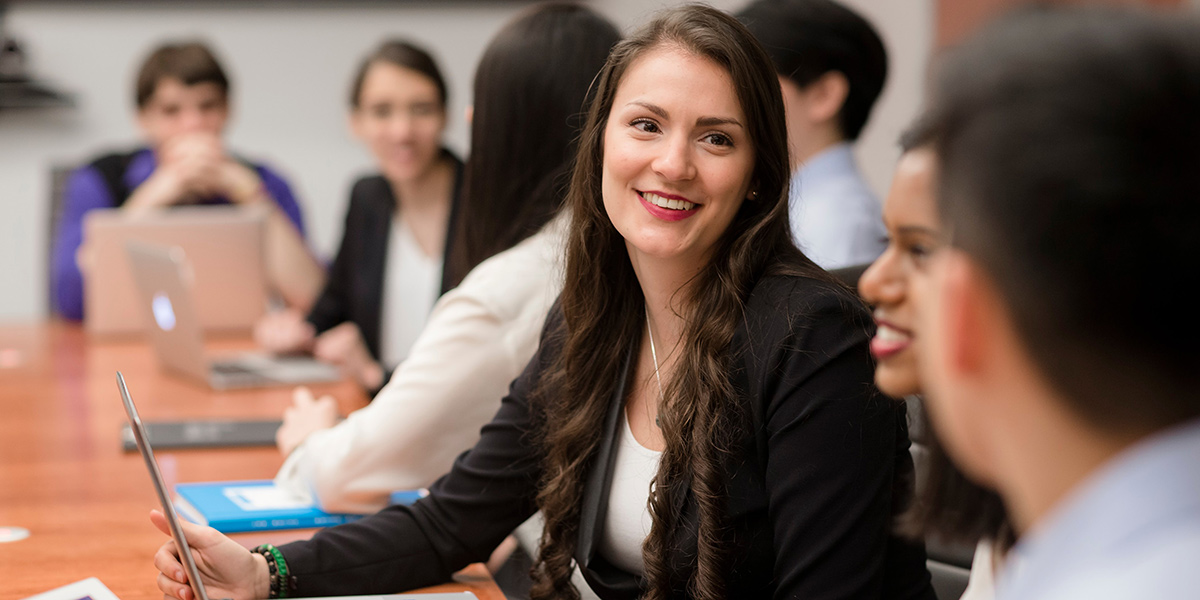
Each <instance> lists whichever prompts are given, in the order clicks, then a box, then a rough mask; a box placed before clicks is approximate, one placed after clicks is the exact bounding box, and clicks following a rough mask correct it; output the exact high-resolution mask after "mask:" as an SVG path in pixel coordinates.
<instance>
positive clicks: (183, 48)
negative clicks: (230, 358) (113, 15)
mask: <svg viewBox="0 0 1200 600" xmlns="http://www.w3.org/2000/svg"><path fill="white" fill-rule="evenodd" d="M137 105H138V115H137V122H138V127H139V128H140V129H141V131H142V134H143V136H144V137H145V139H146V141H147V142H148V143H149V147H148V148H142V149H139V150H135V151H133V152H131V153H125V154H109V155H106V156H103V157H100V158H98V159H96V160H95V161H93V162H91V163H90V164H88V165H86V166H84V167H82V168H80V169H78V170H76V171H75V172H74V173H72V174H71V176H70V178H69V179H68V180H67V184H66V189H65V193H64V198H63V214H62V218H61V220H60V221H59V223H58V230H57V232H56V235H55V240H54V249H53V260H52V263H51V274H50V276H51V281H52V284H53V288H52V289H53V295H54V304H55V308H56V310H57V312H58V313H59V314H61V315H62V316H64V317H66V318H69V319H82V318H83V304H84V303H83V285H84V283H83V276H82V273H81V270H80V265H84V268H85V269H86V265H87V251H86V244H85V240H84V239H83V217H84V215H85V214H86V213H87V212H88V211H90V210H93V209H97V208H120V209H121V210H123V211H126V212H128V213H129V214H137V213H144V212H147V211H153V210H159V209H162V208H166V207H170V206H177V205H182V204H238V205H252V204H267V205H269V206H273V207H274V208H275V209H274V210H271V211H270V213H271V214H270V217H269V218H268V225H267V243H266V249H265V252H266V262H267V273H268V278H269V279H270V280H271V281H270V283H271V284H272V285H273V287H274V288H275V289H276V290H277V291H278V292H279V293H280V294H281V295H282V296H283V298H284V300H285V301H287V302H288V303H289V304H293V305H297V306H299V307H301V308H302V309H304V310H307V306H308V304H310V303H311V302H312V299H313V297H314V296H315V294H316V291H317V289H318V287H319V286H320V284H321V282H322V279H323V274H322V272H321V268H320V266H319V265H318V264H317V263H316V261H315V260H313V257H312V256H311V254H310V253H309V252H308V249H307V248H306V246H305V243H304V240H303V235H304V222H303V217H302V216H301V213H300V207H299V205H298V204H297V203H296V199H295V197H294V196H293V194H292V191H291V189H290V188H289V186H288V184H287V182H285V181H284V180H283V179H282V178H281V177H280V176H279V175H277V174H275V173H274V172H272V171H271V170H269V169H267V168H266V167H264V166H261V165H254V164H250V163H248V162H246V161H243V160H240V159H238V158H236V157H235V156H233V155H232V154H230V153H229V152H228V151H227V150H226V149H225V148H224V147H223V146H222V140H221V136H222V133H223V132H224V129H225V125H226V123H227V122H228V118H229V81H228V79H227V78H226V76H225V72H224V70H223V69H222V68H221V66H220V64H219V63H218V62H217V61H216V58H215V57H214V56H213V54H212V52H211V51H209V49H208V48H206V47H205V46H204V45H202V44H200V43H185V44H178V45H165V46H162V47H159V48H158V49H157V50H155V51H154V52H153V53H151V55H150V56H149V57H148V58H147V59H146V61H145V63H143V65H142V68H141V70H140V71H139V73H138V78H137Z"/></svg>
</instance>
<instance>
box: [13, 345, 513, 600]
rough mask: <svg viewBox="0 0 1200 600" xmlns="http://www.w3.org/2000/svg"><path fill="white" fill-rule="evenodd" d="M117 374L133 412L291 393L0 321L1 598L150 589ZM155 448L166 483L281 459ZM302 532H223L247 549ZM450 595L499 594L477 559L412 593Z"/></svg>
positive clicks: (189, 413) (264, 400)
mask: <svg viewBox="0 0 1200 600" xmlns="http://www.w3.org/2000/svg"><path fill="white" fill-rule="evenodd" d="M250 346H251V344H250V342H249V341H247V340H222V341H217V342H214V343H210V344H209V347H210V350H211V351H222V350H225V351H232V350H237V349H246V348H249V347H250ZM118 370H120V371H121V372H122V373H124V375H125V378H126V381H127V383H128V385H129V389H130V393H131V394H132V395H133V397H134V401H135V402H137V405H138V411H139V412H140V413H141V415H142V418H143V419H144V420H184V419H188V418H214V419H216V418H270V419H277V418H280V415H281V414H283V409H284V407H285V406H287V405H288V404H289V403H290V402H291V391H290V388H265V389H256V390H244V391H234V392H214V391H211V390H209V389H207V388H205V387H202V386H199V385H196V384H193V383H190V382H188V381H185V380H182V379H179V378H176V377H173V376H168V375H164V374H161V373H160V372H159V371H158V367H157V364H156V363H155V360H154V356H153V353H152V351H151V349H150V347H149V345H148V344H147V343H146V342H144V341H124V342H115V341H105V342H98V341H92V340H89V339H88V337H87V335H86V334H85V333H84V332H83V330H82V329H81V328H80V327H78V326H76V325H69V324H64V323H58V322H47V323H40V324H31V325H0V528H3V527H20V528H24V529H27V530H29V532H30V536H29V537H28V538H25V539H23V540H20V541H15V542H9V543H0V600H9V599H17V598H24V597H26V596H31V595H33V594H37V593H40V592H44V591H47V590H50V589H53V588H56V587H59V586H62V585H66V584H68V583H71V582H74V581H78V580H81V579H86V578H88V577H98V578H99V579H100V580H101V581H103V582H104V584H105V585H106V586H108V588H109V589H111V590H112V591H113V593H115V594H116V595H117V596H118V597H119V598H121V599H122V600H149V599H152V598H153V599H155V600H157V599H159V598H162V594H161V592H159V591H158V588H157V587H155V583H154V582H155V576H156V574H157V571H156V570H155V569H154V565H153V562H152V557H153V555H154V552H155V551H156V550H157V549H158V547H159V546H160V545H161V544H162V543H163V542H164V541H166V539H167V538H166V537H165V536H163V535H162V534H161V533H159V532H158V530H157V529H155V528H154V526H153V525H151V524H150V521H149V518H148V514H149V512H150V509H151V508H156V507H157V506H158V500H157V497H156V496H155V493H154V489H153V487H152V485H151V483H150V478H149V475H148V474H147V473H146V468H145V466H144V465H143V463H142V460H141V457H140V456H139V455H138V454H137V453H136V452H134V453H125V452H122V451H121V442H120V428H121V424H122V423H124V422H125V413H124V409H123V408H122V406H121V400H120V396H119V394H118V392H117V387H116V376H115V373H116V371H118ZM313 391H314V392H315V393H317V394H333V395H334V396H335V397H337V398H338V399H339V402H340V404H341V405H340V408H341V410H342V412H343V414H344V413H346V412H349V411H350V410H353V409H355V408H358V407H360V406H362V405H363V404H364V403H365V401H366V398H365V397H364V396H363V394H362V392H360V391H359V390H358V389H357V387H356V386H354V384H351V383H348V382H342V383H338V384H327V385H318V386H313ZM156 454H157V458H158V461H159V466H160V467H161V469H162V471H163V475H164V477H166V479H167V481H168V483H169V484H172V485H173V484H174V483H177V482H184V481H214V480H222V479H265V478H270V477H272V476H273V475H274V473H275V471H276V470H277V469H278V468H279V465H280V464H281V463H282V462H283V460H282V457H281V456H280V455H279V452H278V451H276V450H275V449H274V448H254V449H245V448H241V449H215V450H186V451H177V452H168V451H161V452H158V453H156ZM311 533H312V532H311V531H307V532H300V533H298V532H271V533H257V534H243V535H238V536H234V539H236V540H237V541H238V542H240V543H242V544H244V545H246V546H247V547H253V546H256V545H258V544H260V543H263V542H272V543H281V542H285V541H289V540H292V539H298V538H299V537H307V536H308V535H311ZM2 536H3V531H0V537H2ZM462 590H469V591H471V592H474V593H475V595H477V596H478V597H479V598H480V599H481V600H503V598H504V596H503V594H501V592H500V590H499V589H498V588H497V587H496V585H495V583H493V582H492V580H491V578H490V577H489V576H488V573H487V570H486V569H485V568H483V566H482V565H473V566H472V567H470V568H468V569H466V570H464V571H462V572H461V573H459V574H458V575H456V577H455V583H450V584H446V585H441V586H436V587H434V588H428V589H426V590H421V591H462Z"/></svg>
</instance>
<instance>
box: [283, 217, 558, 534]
mask: <svg viewBox="0 0 1200 600" xmlns="http://www.w3.org/2000/svg"><path fill="white" fill-rule="evenodd" d="M566 224H567V219H566V215H560V216H559V217H558V218H556V219H555V220H554V221H551V222H550V223H549V224H547V225H546V227H544V228H543V229H542V231H540V232H538V233H537V234H535V235H533V236H531V237H529V238H528V239H526V240H524V241H523V242H521V243H520V244H517V245H516V246H514V247H513V248H510V249H509V250H506V251H504V252H501V253H500V254H497V255H495V256H493V257H491V258H489V259H488V260H486V261H484V262H482V263H480V264H479V266H477V267H475V268H474V269H473V270H471V272H470V273H468V274H467V277H466V278H465V279H464V280H463V282H462V284H460V285H459V286H458V287H457V288H455V289H453V290H451V291H449V292H447V293H446V294H445V295H444V296H442V298H441V300H439V301H438V303H437V305H435V306H434V308H433V312H432V313H431V314H430V315H429V321H428V322H427V323H426V325H425V329H424V330H423V331H422V332H421V335H420V337H418V338H417V341H416V343H415V344H414V345H413V347H412V351H411V352H410V353H409V356H408V359H407V360H405V361H404V362H402V363H401V364H400V366H399V367H398V368H397V369H396V371H395V373H394V374H393V375H392V378H391V380H390V381H389V382H388V384H387V385H386V386H384V388H383V389H382V390H380V392H379V394H378V395H376V397H375V399H374V400H373V401H372V402H371V404H369V405H367V406H366V407H364V408H362V409H360V410H357V411H355V412H354V413H351V414H350V416H349V418H347V419H346V420H345V421H343V422H341V423H339V424H338V425H336V426H335V427H332V428H330V429H326V430H323V431H318V432H316V433H313V434H312V435H310V436H309V437H308V438H307V439H306V440H305V441H304V443H302V444H301V445H300V446H299V447H297V448H296V449H295V450H294V451H293V452H292V453H291V455H290V456H288V458H287V460H286V461H285V462H284V464H283V467H282V468H281V469H280V470H279V473H278V475H276V476H275V482H276V483H277V484H279V485H281V486H284V487H286V488H289V489H292V490H295V491H299V492H303V493H311V494H312V495H313V496H314V497H315V498H316V499H317V501H318V502H319V503H320V505H321V507H322V508H324V509H325V510H327V511H331V512H358V513H368V512H375V511H377V510H379V509H381V508H383V507H384V506H385V505H387V501H388V496H389V494H390V493H391V492H392V491H395V490H403V489H412V488H419V487H424V486H427V485H429V484H430V483H432V482H433V481H434V480H435V479H437V478H438V477H440V476H441V475H443V474H445V473H446V472H447V471H449V470H450V466H451V464H453V462H454V459H455V457H457V456H458V455H459V454H460V453H462V452H463V451H464V450H466V449H468V448H470V447H472V446H473V445H475V442H476V441H477V440H478V439H479V429H480V428H481V427H482V426H483V425H485V424H486V423H488V422H489V421H491V419H492V416H493V415H494V414H495V413H496V410H498V409H499V408H500V399H501V398H503V397H504V395H505V393H507V391H508V385H509V383H510V382H511V381H512V380H513V379H515V378H516V377H517V376H518V375H520V373H521V371H522V370H523V369H524V368H525V365H526V363H528V362H529V359H530V358H532V357H533V353H534V351H535V350H536V349H537V344H538V338H539V336H540V335H541V330H542V326H543V324H544V322H545V318H546V313H547V312H548V311H549V309H550V305H551V304H553V302H554V300H555V299H556V298H557V297H558V294H559V292H560V291H561V289H562V267H561V264H560V260H561V259H560V257H561V256H562V255H563V251H564V243H565V235H566Z"/></svg>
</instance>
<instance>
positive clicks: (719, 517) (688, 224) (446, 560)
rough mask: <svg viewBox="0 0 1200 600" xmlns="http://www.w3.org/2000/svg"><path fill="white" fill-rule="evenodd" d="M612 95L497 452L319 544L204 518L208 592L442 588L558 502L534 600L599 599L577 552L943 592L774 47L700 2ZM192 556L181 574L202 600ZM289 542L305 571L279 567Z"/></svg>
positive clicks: (650, 577) (160, 558)
mask: <svg viewBox="0 0 1200 600" xmlns="http://www.w3.org/2000/svg"><path fill="white" fill-rule="evenodd" d="M596 86H597V88H596V97H595V100H594V102H593V103H592V105H591V107H590V110H589V114H588V121H587V125H586V126H585V127H584V132H583V137H582V139H581V140H580V150H579V155H578V158H577V160H576V164H575V171H574V174H573V177H572V182H571V187H570V191H569V193H568V198H567V206H569V207H570V209H571V223H570V232H569V239H568V242H567V255H566V271H565V278H564V288H563V292H562V295H561V296H560V298H559V301H558V303H557V304H556V305H555V307H554V308H553V309H552V310H551V313H550V315H549V317H548V319H547V324H546V328H545V331H544V333H543V337H542V341H541V345H540V348H539V350H538V352H537V354H535V356H534V357H533V359H532V361H531V362H530V363H529V366H528V367H527V368H526V370H525V372H524V373H523V374H522V375H521V376H520V377H518V378H517V380H516V381H515V382H514V383H513V385H512V386H511V388H510V391H509V395H508V396H507V397H506V398H505V399H504V401H503V403H502V405H501V408H500V411H499V412H498V413H497V414H496V416H495V418H494V419H493V421H492V422H491V423H490V424H489V425H487V426H485V427H484V429H483V432H482V438H481V439H480V441H479V443H478V444H476V446H475V447H474V448H473V449H472V450H470V451H469V452H467V453H466V454H464V455H463V456H461V457H460V458H459V459H458V461H457V462H456V464H455V466H454V468H453V469H452V470H451V471H450V473H449V474H447V475H446V476H444V477H443V478H442V479H440V480H439V481H438V482H437V483H436V484H434V486H433V488H432V490H431V494H430V496H429V497H428V498H425V499H424V500H422V501H420V502H418V503H417V504H416V505H414V506H413V507H392V508H388V509H385V510H383V511H381V512H380V513H377V514H375V515H372V516H370V517H367V518H365V519H362V520H360V521H357V522H355V523H351V524H348V525H343V526H339V527H335V528H331V529H328V530H325V531H322V532H320V533H318V534H317V535H316V536H314V537H313V538H312V539H311V540H309V541H304V542H296V543H293V544H289V545H287V546H283V547H281V548H278V549H276V548H272V547H260V548H259V549H258V551H256V552H248V551H246V550H245V549H244V548H242V547H241V546H239V545H237V544H236V543H235V542H232V541H230V540H228V539H227V538H224V537H223V536H221V535H220V534H218V533H217V532H215V531H213V530H210V529H205V528H201V527H188V528H187V530H186V533H187V535H188V539H189V542H192V543H193V544H194V545H193V551H194V552H196V553H197V554H198V555H199V556H200V558H201V561H200V562H201V564H202V566H201V570H202V573H203V576H204V577H205V579H206V581H205V584H206V586H207V587H208V588H209V593H210V594H217V595H221V596H227V597H231V598H236V599H238V600H241V599H244V598H256V597H266V596H268V595H271V596H273V597H274V596H280V595H281V594H282V595H289V596H292V595H297V596H313V595H335V594H361V593H380V592H393V591H398V590H403V589H408V588H412V587H418V586H422V585H429V584H432V583H436V582H440V581H444V580H446V579H447V578H449V576H450V575H451V574H452V573H453V572H454V571H456V570H458V569H461V568H462V567H464V566H466V565H467V564H469V563H471V562H476V561H479V560H482V559H484V558H486V557H487V556H488V554H489V553H490V552H491V550H492V549H493V548H494V547H495V546H496V545H497V544H498V543H499V542H500V541H501V540H503V539H504V537H505V536H506V535H507V534H508V533H509V531H511V530H512V528H513V527H515V526H516V525H518V524H519V523H520V522H521V521H523V520H524V519H526V518H527V517H528V516H529V515H530V514H532V513H533V512H534V511H535V510H538V509H541V511H542V513H543V515H544V516H545V520H546V526H545V532H544V534H543V536H542V539H541V544H540V548H539V552H538V557H537V560H536V562H535V565H534V572H533V577H534V586H533V590H532V594H531V595H532V597H533V598H537V599H549V598H577V597H578V592H577V590H576V589H575V588H574V586H573V585H572V584H571V573H572V570H573V569H574V568H576V567H578V568H579V569H581V570H582V571H583V574H584V577H585V579H586V580H587V582H588V584H589V585H590V586H591V588H592V589H593V591H595V592H596V593H597V595H599V596H600V597H601V598H605V599H609V598H613V599H615V598H638V597H644V598H652V599H662V598H700V599H704V600H717V599H720V598H796V597H803V598H881V597H888V598H912V597H926V598H930V597H932V591H931V589H930V588H929V575H928V573H927V571H926V570H925V566H924V562H925V561H924V551H923V549H922V548H921V547H920V546H919V545H918V546H912V545H905V544H903V543H901V542H899V541H898V540H897V538H894V537H893V536H891V535H890V531H889V530H890V526H891V523H892V517H893V514H894V512H895V511H896V510H898V507H900V506H901V505H902V504H903V502H905V501H906V500H907V497H906V496H907V494H908V493H909V491H908V488H907V487H906V485H905V481H904V478H905V477H906V476H907V475H909V474H911V459H910V458H909V456H908V452H907V446H908V439H907V435H906V430H905V424H904V411H903V408H902V405H900V404H897V403H895V402H893V401H891V400H889V399H887V398H885V397H884V396H882V395H881V394H880V393H879V392H878V391H877V390H876V389H875V388H874V386H873V385H872V384H871V377H872V364H871V360H870V357H869V354H868V348H867V346H868V339H869V329H870V316H869V314H868V313H867V311H866V310H865V308H864V307H863V306H862V304H861V303H860V302H859V301H858V300H857V299H856V297H855V296H854V294H853V293H852V292H851V291H850V290H848V289H846V288H844V287H843V286H841V285H840V284H838V283H836V282H835V281H834V280H832V279H831V278H830V277H829V276H828V275H827V274H825V273H824V271H822V270H821V269H819V268H818V267H816V266H815V265H814V264H813V263H812V261H810V260H808V259H807V258H806V257H805V256H804V255H803V254H802V253H801V252H800V251H799V250H797V249H796V247H795V245H794V244H793V243H792V241H791V238H790V235H789V228H788V220H787V219H788V217H787V181H788V155H787V139H786V126H785V124H784V113H783V103H782V99H781V96H780V90H779V84H778V79H777V78H776V76H775V72H774V69H773V67H772V66H771V62H770V61H769V60H768V59H767V57H766V54H765V53H764V51H763V50H762V48H761V47H760V46H759V45H758V44H757V42H755V41H754V38H753V37H752V36H751V35H750V34H749V33H748V32H747V31H746V29H745V28H744V27H743V26H742V25H740V24H739V23H738V22H737V21H736V20H735V19H733V18H732V17H730V16H728V15H726V14H724V13H722V12H720V11H717V10H715V9H712V8H708V7H703V6H685V7H681V8H676V9H671V10H668V11H666V12H664V13H663V14H662V15H661V16H659V17H658V18H657V19H655V20H654V21H653V22H651V23H650V24H649V25H648V26H647V27H645V28H644V29H642V30H641V31H639V32H638V33H636V34H635V35H633V36H632V37H630V38H628V39H627V40H625V41H623V42H621V43H619V44H618V45H617V46H616V47H615V48H614V50H613V52H612V54H611V55H610V56H609V60H608V62H607V64H606V65H605V67H604V70H603V71H601V73H600V75H599V77H598V78H597V82H596ZM154 520H155V521H156V522H157V523H159V524H160V526H161V527H163V528H165V524H164V523H162V519H161V516H156V517H154ZM164 530H165V529H164ZM176 552H177V551H176V548H175V546H174V544H173V543H172V542H168V543H167V544H165V545H164V546H163V547H162V549H160V551H159V552H158V553H157V554H156V556H155V565H156V566H157V567H158V569H159V570H160V571H161V574H160V575H159V579H158V584H159V587H160V589H162V591H163V592H164V593H165V594H166V595H167V596H168V597H177V598H181V599H182V600H192V598H193V597H194V596H193V594H192V591H191V590H190V589H189V588H188V587H187V582H186V580H185V578H184V577H183V576H182V574H181V569H180V566H179V562H178V558H177V555H176ZM268 556H270V557H271V560H275V561H276V564H277V566H278V563H279V561H283V563H284V564H285V565H286V568H287V572H288V573H289V574H290V576H289V577H287V578H282V579H281V578H276V579H275V581H274V583H272V579H271V577H270V576H269V570H268V566H267V557H268Z"/></svg>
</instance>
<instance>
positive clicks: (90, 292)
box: [83, 206, 267, 336]
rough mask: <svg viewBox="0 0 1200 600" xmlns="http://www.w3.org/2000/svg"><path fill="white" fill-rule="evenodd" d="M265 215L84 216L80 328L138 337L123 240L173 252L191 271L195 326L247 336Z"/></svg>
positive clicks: (263, 293)
mask: <svg viewBox="0 0 1200 600" xmlns="http://www.w3.org/2000/svg"><path fill="white" fill-rule="evenodd" d="M266 218H267V213H266V212H265V211H264V210H261V209H258V208H257V207H253V208H246V207H235V206H182V207H176V208H172V209H170V210H161V211H153V212H151V213H149V214H145V215H137V216H129V215H128V214H126V213H125V212H123V211H121V210H119V209H102V210H93V211H89V212H88V213H87V215H85V217H84V238H83V239H84V240H85V241H86V245H87V248H88V259H87V263H88V268H86V269H84V288H83V291H84V316H85V319H84V326H85V328H86V329H87V331H88V333H90V334H96V335H110V336H112V335H131V334H141V333H143V331H144V330H145V323H144V322H143V320H142V315H141V313H140V311H139V310H138V305H137V303H136V302H135V299H136V298H137V288H136V286H135V283H134V279H133V274H132V272H131V266H130V264H129V260H128V259H127V258H126V254H125V246H126V244H127V243H128V242H129V241H130V240H137V241H142V242H147V243H153V244H163V245H170V246H179V247H180V248H183V250H184V251H185V252H186V253H187V254H188V256H189V257H190V258H191V260H192V264H193V267H194V269H195V279H196V310H197V314H198V315H199V318H200V325H201V327H202V328H204V329H205V330H212V331H248V330H249V329H251V328H252V327H253V326H254V323H255V321H256V320H257V319H258V318H259V317H260V316H262V314H263V313H264V312H265V310H266V302H267V281H266V268H265V262H264V258H263V252H264V249H263V248H264V241H263V240H264V236H265V235H266V234H265V230H266Z"/></svg>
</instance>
